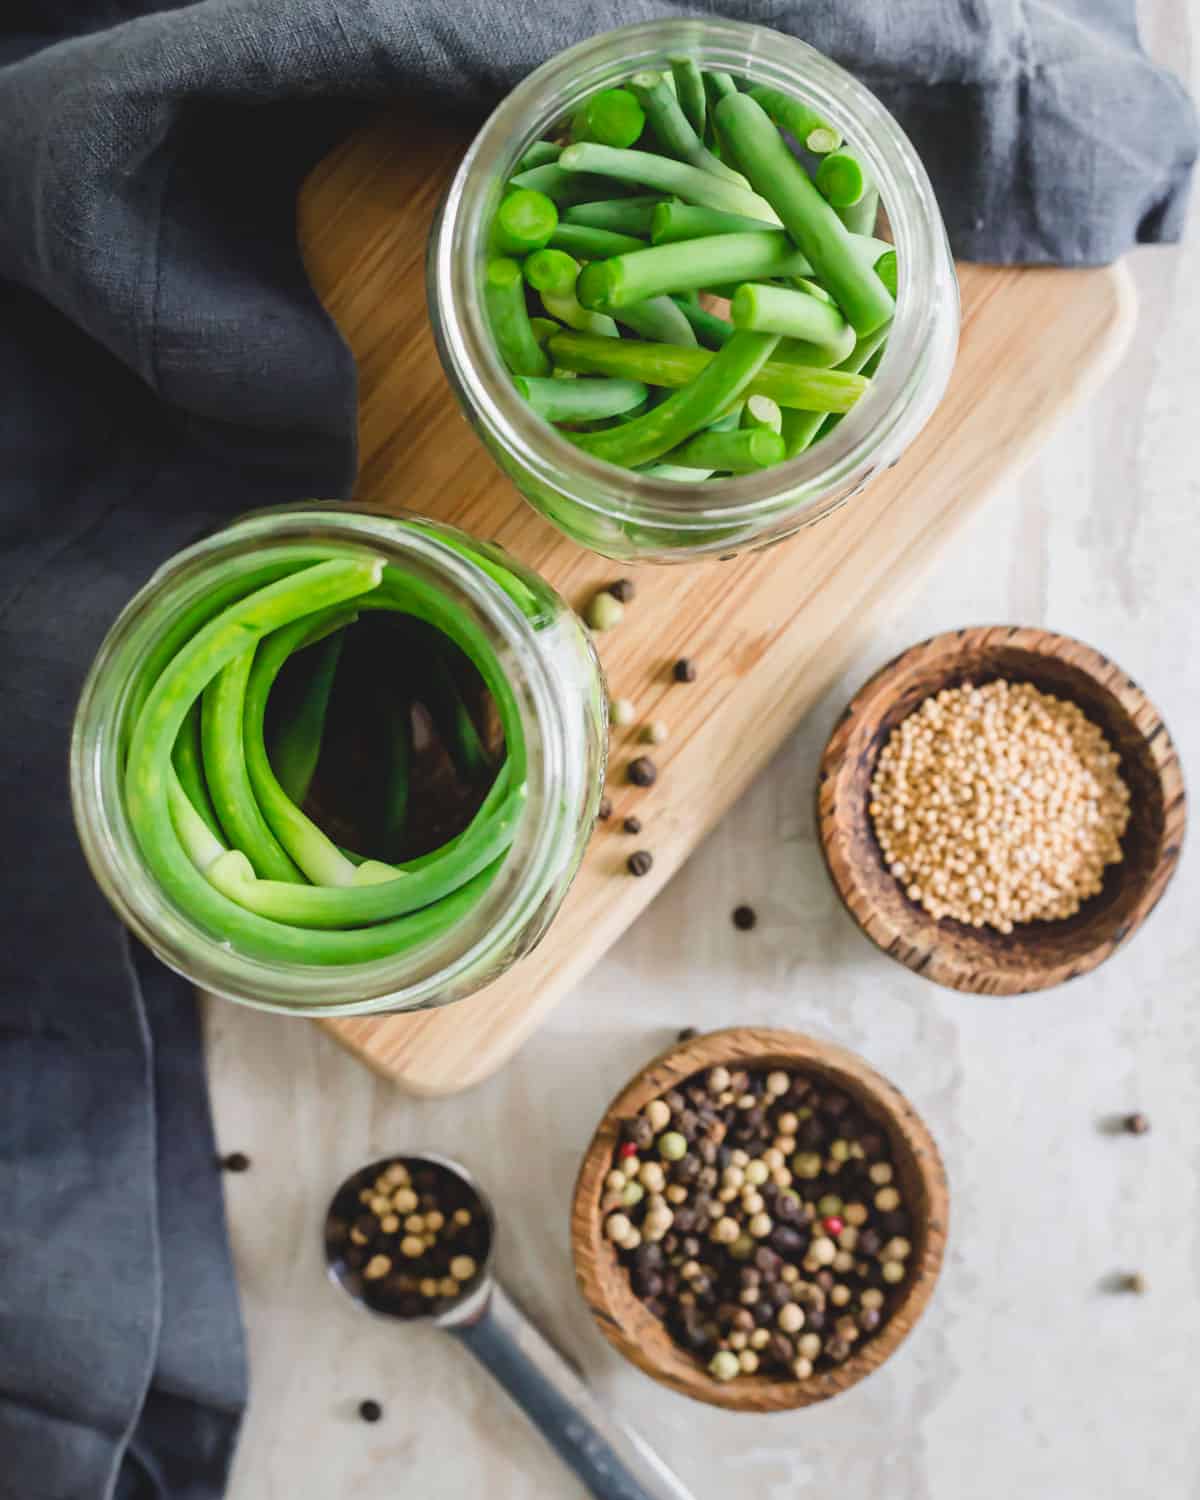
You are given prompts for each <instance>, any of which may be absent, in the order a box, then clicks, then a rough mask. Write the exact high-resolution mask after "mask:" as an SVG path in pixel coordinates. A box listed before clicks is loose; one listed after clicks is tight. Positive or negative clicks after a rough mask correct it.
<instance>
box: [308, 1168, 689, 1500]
mask: <svg viewBox="0 0 1200 1500" xmlns="http://www.w3.org/2000/svg"><path fill="white" fill-rule="evenodd" d="M495 1241H496V1219H495V1214H494V1212H493V1210H492V1206H491V1204H490V1203H489V1202H488V1200H487V1198H486V1197H485V1196H484V1195H483V1193H482V1192H481V1191H480V1189H479V1187H478V1186H477V1184H476V1183H475V1182H474V1180H473V1179H472V1178H471V1176H470V1174H469V1173H468V1172H467V1171H466V1170H465V1168H463V1167H461V1166H460V1165H459V1164H458V1163H457V1162H453V1161H450V1160H449V1159H448V1158H446V1157H443V1156H436V1155H433V1154H430V1153H426V1154H424V1155H422V1156H394V1157H386V1158H384V1159H383V1160H381V1161H375V1162H372V1163H371V1164H370V1165H369V1166H366V1167H363V1168H362V1170H361V1171H358V1172H356V1173H354V1175H353V1176H351V1177H348V1178H347V1179H346V1180H345V1182H343V1183H342V1185H341V1187H339V1188H338V1190H337V1192H336V1193H335V1194H334V1197H333V1201H332V1202H331V1203H330V1205H329V1210H328V1212H327V1214H326V1218H325V1259H326V1264H327V1267H328V1270H329V1275H330V1278H331V1280H333V1282H334V1283H335V1284H336V1285H337V1286H339V1287H340V1288H341V1289H342V1291H344V1292H345V1293H346V1294H347V1295H348V1296H349V1297H351V1298H353V1300H354V1301H355V1302H357V1303H358V1304H359V1305H360V1306H361V1307H365V1308H366V1309H367V1310H368V1311H370V1312H373V1313H375V1314H377V1315H379V1316H381V1317H387V1318H394V1319H396V1320H397V1321H398V1322H414V1321H418V1320H420V1321H426V1320H428V1321H431V1322H432V1323H433V1324H434V1326H435V1327H437V1328H441V1329H443V1330H444V1331H445V1332H447V1333H450V1334H453V1335H454V1337H455V1338H456V1339H458V1340H459V1342H460V1343H462V1344H463V1345H464V1346H465V1347H466V1348H467V1349H469V1350H470V1352H471V1353H472V1354H473V1355H474V1356H475V1358H476V1359H477V1360H478V1361H479V1362H480V1364H482V1365H483V1366H484V1368H485V1369H486V1370H487V1371H488V1372H489V1373H490V1374H491V1375H493V1376H494V1377H495V1378H496V1380H498V1381H499V1382H500V1384H501V1385H502V1386H503V1387H504V1389H505V1390H506V1391H507V1392H508V1394H509V1396H510V1397H511V1398H512V1399H513V1400H514V1401H515V1402H516V1403H517V1405H518V1406H519V1407H520V1408H521V1410H522V1411H523V1412H524V1414H525V1415H526V1417H528V1418H529V1420H530V1421H531V1422H532V1423H533V1424H534V1426H535V1427H536V1428H537V1429H538V1430H539V1431H540V1432H541V1434H542V1436H543V1437H544V1438H545V1439H546V1441H547V1442H548V1443H549V1444H550V1445H551V1447H552V1448H554V1450H555V1451H556V1452H557V1453H558V1455H559V1457H560V1458H561V1459H562V1460H563V1462H564V1463H565V1464H566V1465H567V1466H568V1467H569V1468H570V1469H571V1470H572V1472H573V1473H574V1474H575V1475H576V1477H577V1478H578V1479H579V1480H580V1482H581V1483H582V1484H583V1485H584V1486H585V1487H586V1488H587V1489H588V1491H589V1492H590V1493H591V1494H593V1495H596V1496H598V1497H600V1500H692V1497H691V1492H690V1491H689V1490H687V1489H686V1488H685V1487H684V1485H683V1484H682V1483H681V1482H680V1481H679V1480H678V1479H677V1478H676V1477H675V1476H674V1474H672V1473H671V1471H670V1470H669V1469H668V1468H667V1467H666V1465H665V1464H664V1463H663V1462H662V1460H661V1459H660V1458H658V1456H657V1455H656V1454H655V1453H654V1452H653V1451H652V1450H651V1449H650V1448H649V1447H648V1446H647V1445H646V1443H645V1442H644V1441H643V1440H642V1439H641V1438H640V1437H638V1435H637V1434H636V1433H634V1432H632V1431H631V1430H630V1429H629V1428H628V1427H625V1426H624V1425H623V1424H622V1423H621V1422H619V1421H618V1420H617V1419H616V1418H615V1417H613V1416H611V1415H610V1414H609V1413H607V1412H606V1411H605V1410H604V1409H603V1408H602V1407H601V1406H600V1405H599V1403H598V1402H597V1401H596V1399H595V1397H594V1396H593V1395H592V1393H591V1392H590V1391H589V1390H588V1388H587V1386H585V1385H584V1383H583V1382H582V1380H581V1379H580V1378H579V1376H578V1375H577V1374H576V1373H575V1371H574V1370H573V1369H572V1368H571V1366H570V1365H568V1363H567V1362H566V1360H565V1359H564V1358H563V1357H562V1355H561V1354H559V1353H558V1352H557V1350H555V1349H554V1348H553V1346H552V1345H551V1344H550V1343H549V1342H548V1341H547V1340H546V1339H545V1338H544V1337H543V1335H542V1334H541V1333H540V1332H539V1331H538V1330H537V1329H536V1328H534V1327H533V1325H532V1324H531V1323H530V1322H529V1321H528V1320H527V1319H526V1317H525V1315H524V1313H522V1312H521V1310H520V1309H519V1308H518V1307H517V1306H516V1305H515V1304H514V1303H513V1302H512V1301H511V1300H510V1299H509V1297H508V1296H507V1295H506V1293H505V1292H504V1291H503V1289H502V1288H501V1287H500V1286H499V1285H498V1284H497V1283H496V1282H495V1280H494V1279H493V1276H492V1257H493V1251H494V1248H495Z"/></svg>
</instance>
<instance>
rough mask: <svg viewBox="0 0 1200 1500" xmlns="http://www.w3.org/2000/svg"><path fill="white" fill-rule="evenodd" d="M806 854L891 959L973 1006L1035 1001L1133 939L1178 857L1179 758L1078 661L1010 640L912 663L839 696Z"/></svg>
mask: <svg viewBox="0 0 1200 1500" xmlns="http://www.w3.org/2000/svg"><path fill="white" fill-rule="evenodd" d="M817 816H818V823H819V828H820V839H821V849H822V853H823V854H824V857H825V863H826V865H827V867H828V869H829V873H830V875H831V876H832V878H833V883H834V886H835V888H836V890H837V892H838V895H839V896H840V897H841V899H842V901H843V902H844V904H845V906H846V909H847V910H848V911H849V913H850V915H851V916H852V917H853V918H854V920H855V921H856V922H857V923H858V925H859V926H860V927H861V928H862V930H863V931H864V932H865V933H866V935H867V936H868V937H869V938H870V939H871V940H872V942H874V943H876V944H877V945H878V946H879V947H880V948H882V949H883V951H884V952H885V953H887V954H888V955H889V956H890V957H892V958H895V959H897V960H898V961H899V962H900V963H903V964H905V965H906V966H907V967H908V968H910V969H912V970H913V972H914V973H917V974H922V975H924V977H925V978H927V979H932V980H934V981H936V982H937V983H938V984H943V985H947V986H949V987H950V988H953V989H958V990H966V991H971V992H973V993H977V994H993V995H1016V994H1024V993H1026V992H1029V991H1032V990H1041V989H1048V988H1049V987H1050V986H1052V985H1056V984H1062V983H1064V982H1065V981H1066V980H1068V979H1075V978H1078V977H1079V975H1081V974H1086V973H1089V972H1090V971H1091V970H1092V969H1094V968H1096V967H1097V965H1098V964H1101V963H1103V962H1104V960H1105V959H1106V958H1108V957H1109V955H1110V954H1112V953H1115V952H1116V950H1117V949H1118V948H1119V947H1120V946H1121V945H1122V944H1123V943H1125V942H1127V941H1128V939H1129V938H1130V937H1131V936H1132V935H1133V933H1134V932H1136V931H1137V929H1138V928H1139V927H1140V926H1141V924H1142V922H1143V921H1144V920H1145V919H1146V917H1147V916H1148V915H1149V914H1150V912H1151V911H1152V910H1153V909H1154V907H1155V905H1156V904H1157V902H1158V900H1159V898H1160V897H1161V896H1162V894H1163V891H1164V890H1165V889H1166V887H1167V883H1168V882H1169V880H1170V878H1171V876H1172V874H1173V873H1174V870H1175V866H1176V864H1177V862H1178V859H1179V853H1180V849H1181V847H1182V843H1183V834H1184V825H1185V822H1186V798H1185V793H1184V785H1183V772H1182V769H1181V767H1180V763H1179V757H1178V755H1177V753H1176V750H1175V747H1174V745H1173V744H1172V742H1171V737H1170V735H1169V734H1168V733H1167V729H1166V726H1165V724H1164V723H1163V721H1162V718H1161V716H1160V715H1159V713H1158V711H1157V709H1156V708H1155V707H1154V705H1153V704H1152V703H1151V702H1150V700H1149V699H1148V698H1147V697H1146V695H1145V694H1144V693H1143V692H1142V690H1141V688H1139V687H1138V685H1137V684H1136V683H1135V682H1133V681H1132V679H1131V678H1129V677H1128V676H1127V675H1126V673H1124V672H1123V671H1122V670H1121V669H1120V667H1118V666H1116V665H1114V664H1113V663H1112V662H1111V661H1109V660H1108V658H1107V657H1105V656H1102V655H1101V654H1100V653H1099V652H1098V651H1095V650H1093V649H1092V648H1091V647H1090V646H1085V645H1083V644H1082V643H1081V642H1079V641H1075V640H1072V639H1071V638H1070V637H1068V636H1062V635H1053V634H1051V633H1050V632H1049V631H1045V630H1035V629H1028V628H1022V627H1019V626H1015V625H1013V626H986V627H978V628H975V629H968V630H958V631H951V632H948V633H947V634H945V635H938V636H934V637H933V638H932V639H931V640H927V641H923V642H922V643H921V644H920V645H917V646H914V647H912V649H911V650H909V651H906V652H904V653H903V655H901V656H898V657H897V658H896V659H895V660H894V661H892V662H890V663H889V664H888V665H887V666H885V667H883V668H882V669H881V670H880V671H879V672H877V673H876V674H875V676H874V677H872V678H871V679H870V681H869V682H867V683H866V684H865V686H864V687H862V688H861V689H860V690H859V692H858V693H857V694H856V696H855V698H854V700H853V701H852V702H851V704H850V705H849V707H848V708H847V709H846V711H845V713H844V714H843V716H842V718H841V720H840V721H839V722H838V724H837V726H836V728H835V729H834V731H833V734H832V736H831V737H830V740H829V743H828V745H827V746H826V747H825V753H824V755H823V757H822V760H821V767H820V773H819V776H818V781H817Z"/></svg>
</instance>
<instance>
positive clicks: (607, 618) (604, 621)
mask: <svg viewBox="0 0 1200 1500" xmlns="http://www.w3.org/2000/svg"><path fill="white" fill-rule="evenodd" d="M624 617H625V606H624V605H623V604H622V603H621V601H620V600H619V599H615V598H614V597H613V596H612V594H610V593H609V592H608V590H607V589H601V590H600V592H599V593H598V594H593V595H592V597H591V599H590V600H589V601H588V607H587V609H586V610H585V611H584V619H585V620H586V621H587V623H588V624H589V625H590V626H591V628H592V629H593V630H612V629H613V628H614V626H617V625H619V624H620V623H621V621H622V620H623V619H624Z"/></svg>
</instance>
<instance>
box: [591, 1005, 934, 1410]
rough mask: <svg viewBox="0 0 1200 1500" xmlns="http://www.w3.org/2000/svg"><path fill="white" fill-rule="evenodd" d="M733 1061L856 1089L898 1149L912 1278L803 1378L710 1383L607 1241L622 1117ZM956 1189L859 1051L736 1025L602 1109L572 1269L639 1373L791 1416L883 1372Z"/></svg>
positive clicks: (911, 1313)
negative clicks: (834, 1355)
mask: <svg viewBox="0 0 1200 1500" xmlns="http://www.w3.org/2000/svg"><path fill="white" fill-rule="evenodd" d="M718 1063H720V1064H723V1065H724V1066H726V1067H744V1068H753V1069H760V1068H769V1067H794V1068H797V1069H799V1070H801V1071H803V1072H804V1073H806V1074H808V1075H809V1076H811V1077H814V1078H816V1079H818V1080H820V1081H821V1082H824V1083H825V1084H827V1085H831V1086H833V1087H836V1088H838V1089H841V1090H843V1091H844V1092H845V1093H847V1094H849V1095H850V1096H851V1097H852V1098H853V1099H854V1101H855V1103H856V1104H857V1105H858V1106H859V1108H860V1109H861V1110H862V1112H863V1114H864V1115H866V1116H867V1117H868V1118H869V1119H870V1120H871V1121H872V1122H873V1123H874V1124H875V1125H876V1126H877V1127H878V1128H881V1129H882V1130H883V1131H884V1132H885V1133H886V1135H887V1138H888V1140H889V1142H890V1144H891V1150H892V1160H893V1163H894V1165H895V1169H896V1174H897V1178H898V1180H899V1183H900V1187H901V1190H902V1192H903V1195H904V1200H905V1206H906V1208H907V1209H908V1211H909V1212H910V1214H911V1215H912V1221H913V1227H912V1232H911V1236H910V1238H911V1240H912V1246H913V1249H912V1257H911V1259H910V1261H909V1265H910V1266H911V1268H912V1270H911V1274H910V1275H909V1277H908V1279H907V1281H905V1282H904V1283H903V1285H902V1286H901V1287H900V1288H899V1291H898V1292H897V1294H896V1296H895V1300H894V1301H893V1302H892V1304H891V1311H890V1314H889V1316H888V1320H887V1322H886V1323H884V1324H883V1326H882V1327H881V1328H880V1330H879V1332H878V1333H877V1334H876V1335H875V1336H874V1337H873V1338H871V1339H870V1340H868V1341H867V1342H865V1343H863V1344H862V1345H860V1346H859V1347H858V1348H857V1349H856V1352H855V1353H854V1354H852V1355H851V1357H850V1358H849V1359H848V1360H846V1361H845V1363H844V1364H841V1365H838V1366H837V1367H836V1368H834V1369H832V1370H830V1371H827V1372H818V1373H816V1374H814V1375H811V1376H810V1377H809V1378H808V1379H807V1380H779V1379H776V1378H773V1377H771V1376H765V1375H741V1376H739V1377H738V1378H737V1379H736V1380H731V1381H728V1382H721V1381H718V1380H714V1379H713V1378H712V1376H711V1375H710V1374H709V1373H708V1371H707V1370H706V1369H705V1367H704V1365H703V1364H702V1363H701V1362H700V1361H699V1360H698V1359H697V1358H696V1357H695V1355H693V1354H690V1353H689V1352H688V1351H687V1350H686V1349H683V1348H681V1347H680V1346H679V1345H678V1344H676V1343H675V1342H674V1340H673V1339H672V1338H671V1336H670V1334H669V1333H668V1332H667V1330H666V1328H665V1327H664V1326H663V1324H662V1323H660V1322H659V1320H658V1319H657V1318H655V1317H654V1316H652V1314H650V1313H649V1312H647V1310H646V1308H645V1307H644V1306H643V1305H642V1303H641V1302H640V1301H639V1300H638V1298H637V1296H636V1295H635V1294H634V1291H633V1288H632V1287H631V1286H630V1284H629V1274H628V1272H627V1271H626V1270H625V1268H624V1266H622V1265H621V1264H620V1262H619V1261H618V1259H617V1252H616V1249H615V1247H614V1246H613V1245H612V1243H611V1242H610V1241H609V1240H608V1239H606V1238H605V1235H604V1231H603V1215H602V1214H601V1211H600V1200H601V1198H602V1196H603V1194H604V1178H605V1176H606V1174H607V1173H608V1171H609V1170H610V1168H611V1166H612V1162H613V1152H614V1151H615V1150H616V1147H617V1144H618V1142H619V1140H620V1131H621V1122H622V1121H623V1120H626V1119H629V1118H631V1117H632V1116H634V1115H636V1114H637V1113H638V1112H639V1111H640V1110H641V1109H642V1107H643V1106H644V1105H646V1104H648V1103H649V1101H650V1100H651V1099H656V1098H658V1097H659V1095H661V1094H664V1093H666V1092H667V1090H668V1089H672V1088H676V1087H678V1086H679V1085H680V1084H681V1083H682V1082H683V1081H684V1080H685V1079H687V1078H689V1077H691V1075H692V1074H694V1073H700V1072H705V1071H707V1070H708V1069H709V1068H712V1067H715V1066H716V1065H717V1064H718ZM948 1211H949V1192H948V1189H947V1186H946V1173H945V1169H944V1168H943V1166H942V1159H941V1157H940V1156H939V1155H938V1149H937V1147H936V1146H935V1145H934V1142H933V1138H932V1137H931V1136H930V1134H929V1132H928V1130H927V1129H926V1128H925V1125H924V1123H923V1122H922V1121H921V1119H920V1117H919V1116H918V1115H917V1113H916V1111H915V1110H914V1109H913V1107H912V1105H911V1104H909V1102H908V1100H907V1099H906V1098H905V1097H904V1095H903V1094H901V1093H900V1091H899V1090H898V1089H897V1088H895V1087H894V1086H893V1085H892V1084H890V1083H889V1082H888V1081H887V1079H886V1078H882V1077H881V1076H880V1075H879V1074H878V1073H876V1072H875V1070H874V1069H873V1068H871V1067H869V1066H868V1065H867V1064H866V1063H865V1062H863V1060H862V1059H861V1058H860V1057H856V1056H855V1055H854V1054H853V1053H852V1052H846V1051H845V1050H843V1048H841V1047H836V1046H834V1045H833V1044H832V1043H829V1042H819V1041H816V1040H814V1039H813V1038H812V1037H808V1036H802V1035H800V1034H799V1033H798V1032H794V1031H777V1030H770V1029H767V1028H760V1027H752V1026H736V1027H732V1028H731V1029H729V1030H728V1031H712V1032H709V1033H707V1034H706V1035H704V1036H698V1037H694V1038H693V1039H692V1040H691V1041H689V1042H680V1043H678V1044H677V1045H676V1046H674V1047H670V1048H668V1049H667V1051H666V1052H664V1053H662V1054H661V1055H660V1056H659V1057H656V1058H655V1059H654V1061H653V1062H652V1063H650V1064H649V1065H648V1066H647V1067H645V1068H643V1069H642V1071H641V1072H640V1073H638V1074H637V1076H636V1077H635V1078H634V1079H633V1080H632V1082H630V1083H629V1084H627V1085H626V1087H625V1088H624V1089H622V1090H621V1092H620V1094H618V1096H617V1097H616V1099H614V1100H613V1102H612V1104H611V1105H610V1106H609V1107H608V1109H607V1111H606V1112H605V1115H604V1118H603V1119H602V1120H601V1122H600V1125H599V1127H598V1129H597V1131H596V1134H595V1135H594V1136H593V1137H592V1142H591V1145H590V1146H589V1147H588V1149H587V1153H586V1155H585V1156H584V1158H583V1164H582V1166H581V1167H580V1169H579V1177H578V1179H577V1181H576V1183H575V1201H574V1206H573V1209H572V1213H571V1247H572V1251H573V1253H574V1258H575V1275H576V1278H577V1280H578V1282H579V1289H580V1291H581V1292H582V1293H583V1297H584V1300H585V1301H586V1303H587V1305H588V1307H589V1308H590V1309H591V1311H592V1316H593V1317H594V1318H595V1319H596V1322H597V1324H598V1325H599V1327H600V1331H601V1332H602V1333H603V1334H604V1336H605V1337H606V1338H607V1339H608V1341H609V1343H610V1344H612V1345H613V1347H614V1348H616V1349H618V1350H619V1351H620V1352H621V1353H622V1354H623V1355H624V1356H625V1357H626V1359H630V1360H632V1361H633V1363H634V1364H635V1365H637V1366H638V1368H639V1369H641V1370H644V1371H645V1373H646V1374H647V1375H650V1376H652V1377H653V1378H654V1379H655V1380H657V1381H659V1382H660V1383H661V1384H662V1385H666V1386H670V1388H671V1389H672V1390H674V1391H678V1392H679V1393H680V1394H681V1395H684V1396H691V1397H693V1398H694V1399H695V1400H697V1401H706V1402H707V1403H708V1404H709V1405H710V1406H723V1407H725V1408H726V1409H727V1410H729V1411H752V1412H768V1411H792V1410H794V1409H795V1408H796V1407H800V1406H811V1405H812V1404H813V1403H814V1402H816V1401H825V1400H828V1398H829V1397H830V1396H836V1395H837V1394H838V1392H839V1391H845V1390H848V1389H849V1388H850V1387H851V1386H852V1385H857V1384H858V1382H859V1381H860V1380H862V1379H864V1378H865V1377H866V1376H867V1375H869V1374H870V1373H871V1371H872V1370H877V1369H878V1368H879V1366H880V1365H881V1364H883V1362H884V1360H885V1359H887V1358H888V1356H889V1355H890V1354H892V1353H893V1351H894V1350H895V1349H896V1348H897V1346H898V1345H899V1344H900V1343H901V1342H902V1341H903V1339H904V1338H905V1336H906V1335H907V1334H908V1332H909V1331H910V1330H911V1328H912V1327H913V1325H914V1323H916V1321H917V1319H918V1318H919V1317H920V1315H921V1313H922V1312H923V1311H924V1308H925V1304H926V1303H927V1302H928V1301H929V1298H930V1296H931V1295H932V1292H933V1287H934V1283H935V1281H936V1280H937V1276H938V1271H939V1270H940V1269H941V1264H942V1254H943V1251H944V1248H945V1244H946V1223H947V1215H948Z"/></svg>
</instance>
